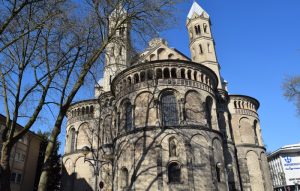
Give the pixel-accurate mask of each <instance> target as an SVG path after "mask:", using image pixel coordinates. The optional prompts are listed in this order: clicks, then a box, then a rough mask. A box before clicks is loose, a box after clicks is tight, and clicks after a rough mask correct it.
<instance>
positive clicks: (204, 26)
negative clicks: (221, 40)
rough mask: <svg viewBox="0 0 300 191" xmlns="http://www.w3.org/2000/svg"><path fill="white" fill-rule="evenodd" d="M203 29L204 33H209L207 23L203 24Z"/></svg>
mask: <svg viewBox="0 0 300 191" xmlns="http://www.w3.org/2000/svg"><path fill="white" fill-rule="evenodd" d="M203 31H204V33H208V31H207V24H205V23H204V24H203Z"/></svg>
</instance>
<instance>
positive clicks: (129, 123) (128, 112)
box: [125, 102, 132, 131]
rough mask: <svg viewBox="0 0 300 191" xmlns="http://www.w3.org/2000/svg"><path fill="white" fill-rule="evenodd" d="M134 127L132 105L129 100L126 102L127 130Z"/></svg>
mask: <svg viewBox="0 0 300 191" xmlns="http://www.w3.org/2000/svg"><path fill="white" fill-rule="evenodd" d="M131 128H132V105H131V104H130V103H129V102H127V103H126V104H125V130H126V131H129V130H131Z"/></svg>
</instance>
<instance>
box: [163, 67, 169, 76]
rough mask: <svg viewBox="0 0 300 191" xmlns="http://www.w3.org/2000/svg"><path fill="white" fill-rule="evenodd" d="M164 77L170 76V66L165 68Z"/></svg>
mask: <svg viewBox="0 0 300 191" xmlns="http://www.w3.org/2000/svg"><path fill="white" fill-rule="evenodd" d="M164 78H167V79H168V78H170V71H169V68H165V69H164Z"/></svg>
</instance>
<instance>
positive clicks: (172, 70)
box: [171, 68, 177, 78]
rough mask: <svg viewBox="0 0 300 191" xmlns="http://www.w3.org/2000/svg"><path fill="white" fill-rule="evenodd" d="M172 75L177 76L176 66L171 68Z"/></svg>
mask: <svg viewBox="0 0 300 191" xmlns="http://www.w3.org/2000/svg"><path fill="white" fill-rule="evenodd" d="M171 77H172V78H177V74H176V68H172V69H171Z"/></svg>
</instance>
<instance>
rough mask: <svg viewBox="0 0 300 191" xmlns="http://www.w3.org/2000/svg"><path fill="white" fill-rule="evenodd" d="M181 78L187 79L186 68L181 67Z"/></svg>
mask: <svg viewBox="0 0 300 191" xmlns="http://www.w3.org/2000/svg"><path fill="white" fill-rule="evenodd" d="M181 78H182V79H185V70H184V69H181Z"/></svg>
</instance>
